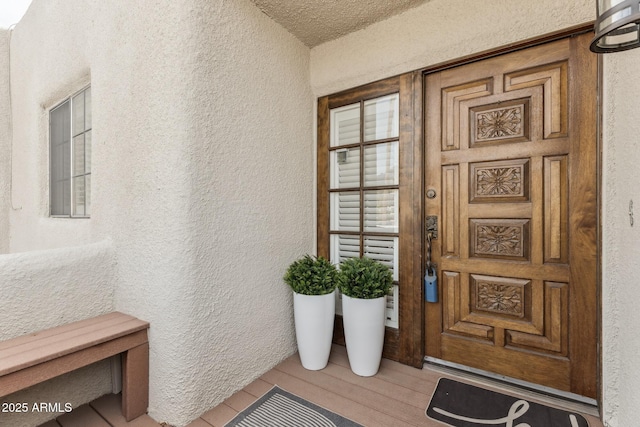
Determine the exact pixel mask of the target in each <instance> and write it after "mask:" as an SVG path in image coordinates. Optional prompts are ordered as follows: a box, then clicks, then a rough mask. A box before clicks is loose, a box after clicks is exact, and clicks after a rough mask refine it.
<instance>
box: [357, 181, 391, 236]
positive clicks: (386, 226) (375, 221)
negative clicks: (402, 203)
mask: <svg viewBox="0 0 640 427" xmlns="http://www.w3.org/2000/svg"><path fill="white" fill-rule="evenodd" d="M364 231H370V232H376V233H380V232H382V233H385V232H386V233H397V232H398V190H377V191H365V192H364Z"/></svg>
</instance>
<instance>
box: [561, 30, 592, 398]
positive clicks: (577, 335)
mask: <svg viewBox="0 0 640 427" xmlns="http://www.w3.org/2000/svg"><path fill="white" fill-rule="evenodd" d="M589 43H590V39H589V38H588V36H586V35H584V36H581V37H573V38H572V39H571V41H570V49H571V56H570V60H569V61H570V62H569V76H568V77H569V81H570V82H581V83H582V82H584V81H593V82H594V83H596V82H597V73H598V70H597V61H596V60H595V57H594V54H593V53H591V52H590V51H589V49H588V46H589ZM597 92H598V88H597V86H596V85H595V84H594V85H585V84H576V85H574V87H573V90H571V92H570V94H571V95H570V96H571V100H570V102H569V117H570V118H569V126H571V127H572V129H570V134H571V135H572V138H571V143H572V144H573V147H572V149H571V153H572V156H573V157H572V159H570V165H569V167H570V168H571V172H570V173H571V182H570V189H569V198H570V201H569V203H570V204H571V206H573V208H572V212H571V216H570V218H569V233H570V234H571V236H572V237H571V238H572V240H573V241H574V242H575V243H574V244H575V245H576V247H579V248H581V250H580V252H579V253H576V252H575V251H574V252H572V253H571V254H570V255H569V257H570V260H569V264H570V266H571V267H570V268H571V276H572V277H589V278H590V277H593V278H595V277H597V274H598V269H597V266H598V255H597V247H598V241H597V239H598V236H597V233H594V231H596V230H597V224H596V221H597V218H596V216H597V215H596V213H597V207H596V206H594V202H596V203H597V194H595V193H596V192H597V189H598V184H597V181H598V178H597V173H594V172H597V171H594V170H593V167H592V166H591V165H595V164H596V163H597V155H598V153H597V147H596V140H597V127H596V123H597V120H598V106H597V105H598V93H597ZM572 117H573V118H572ZM585 118H589V120H585ZM575 206H580V207H581V208H580V209H578V208H576V207H575ZM589 248H593V249H592V250H591V249H589ZM571 286H572V290H574V292H572V294H571V295H570V299H569V304H570V309H569V312H570V313H571V323H570V328H571V330H570V331H569V334H570V335H571V336H572V337H573V338H572V339H571V340H570V344H571V347H570V349H569V352H570V354H573V355H576V354H580V357H579V359H577V360H576V361H574V363H573V364H572V369H571V389H572V390H575V392H576V393H578V394H581V395H584V396H589V397H593V398H595V397H596V395H597V381H596V377H597V375H594V374H593V372H594V371H596V370H597V369H598V363H597V358H598V355H597V354H598V351H597V350H598V338H597V334H593V333H586V334H585V326H584V325H585V324H589V323H591V326H590V328H588V329H589V330H590V329H591V328H597V321H596V319H595V318H594V313H596V312H597V309H598V301H597V300H598V297H597V289H593V287H594V286H595V287H596V288H597V281H596V280H595V279H594V280H593V281H591V280H584V281H574V283H572V285H571ZM576 288H580V289H581V291H579V292H576V291H575V289H576Z"/></svg>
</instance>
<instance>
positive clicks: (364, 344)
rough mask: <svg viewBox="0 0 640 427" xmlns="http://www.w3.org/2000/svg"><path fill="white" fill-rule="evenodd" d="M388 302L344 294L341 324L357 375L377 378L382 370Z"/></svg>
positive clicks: (354, 371) (382, 298)
mask: <svg viewBox="0 0 640 427" xmlns="http://www.w3.org/2000/svg"><path fill="white" fill-rule="evenodd" d="M386 308H387V301H386V298H385V297H381V298H375V299H359V298H351V297H348V296H346V295H342V321H343V323H344V339H345V341H346V343H347V355H348V356H349V365H350V366H351V370H352V371H353V373H354V374H356V375H360V376H362V377H370V376H372V375H375V374H376V373H377V372H378V368H380V360H381V359H382V346H383V345H384V330H385V328H384V325H385V320H386Z"/></svg>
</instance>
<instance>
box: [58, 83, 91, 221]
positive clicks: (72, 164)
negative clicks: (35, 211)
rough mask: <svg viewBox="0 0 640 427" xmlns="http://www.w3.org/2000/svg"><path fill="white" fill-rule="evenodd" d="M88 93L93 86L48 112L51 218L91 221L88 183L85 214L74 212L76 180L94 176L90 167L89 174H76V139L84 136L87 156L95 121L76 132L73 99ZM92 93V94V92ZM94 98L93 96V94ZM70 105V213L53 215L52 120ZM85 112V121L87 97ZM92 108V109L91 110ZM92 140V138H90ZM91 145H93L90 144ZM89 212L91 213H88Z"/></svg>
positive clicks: (84, 87)
mask: <svg viewBox="0 0 640 427" xmlns="http://www.w3.org/2000/svg"><path fill="white" fill-rule="evenodd" d="M87 91H91V84H86V85H85V86H83V87H82V88H81V89H79V90H77V91H75V92H73V93H72V94H70V95H69V96H66V97H65V98H64V99H63V100H61V101H60V102H58V103H56V104H55V105H54V106H53V107H51V108H49V111H48V113H49V114H48V121H49V123H48V130H49V138H48V146H49V162H48V166H49V217H50V218H74V219H90V218H91V210H90V206H91V203H90V202H89V203H88V206H89V208H88V209H87V200H89V201H90V200H91V190H90V189H89V191H87V189H86V188H87V187H86V182H85V192H84V193H85V194H84V197H85V213H84V214H82V215H78V214H75V213H74V212H75V211H76V202H75V194H74V192H75V190H74V184H73V181H74V178H78V177H80V176H84V177H87V176H89V177H91V175H92V171H91V167H89V172H87V171H86V169H85V171H84V173H82V174H76V173H75V170H74V169H75V160H76V158H75V150H74V148H75V147H74V144H75V142H74V139H75V138H77V137H78V136H80V135H83V136H84V137H85V149H84V155H85V156H86V153H87V151H86V147H87V146H86V135H87V133H89V134H90V135H92V133H93V132H92V131H93V121H92V122H91V125H90V126H89V127H88V128H85V129H83V130H82V131H81V132H78V133H77V134H76V133H75V131H74V117H73V116H74V110H73V102H74V101H73V99H74V98H75V97H77V96H78V95H80V94H83V93H84V94H86V92H87ZM90 93H91V92H90ZM91 97H92V94H91ZM67 103H68V105H69V107H68V114H69V162H70V163H69V179H68V184H67V185H68V186H69V199H70V200H69V213H68V214H65V213H55V214H54V213H53V206H54V200H53V198H54V191H53V185H54V167H53V164H52V163H53V157H54V154H53V148H54V146H53V131H52V127H53V121H52V119H51V116H52V114H53V112H54V111H56V110H57V109H58V108H60V107H62V106H64V105H65V104H67ZM83 103H84V111H83V120H86V118H87V108H86V96H85V98H84V101H83ZM92 106H93V103H92V102H91V107H92ZM91 107H90V108H91ZM90 116H91V117H92V114H90ZM90 138H92V136H91V137H90ZM90 144H91V143H90ZM88 163H89V165H91V158H89V162H88ZM85 164H86V159H85ZM87 210H88V211H89V212H88V213H87Z"/></svg>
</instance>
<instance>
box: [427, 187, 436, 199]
mask: <svg viewBox="0 0 640 427" xmlns="http://www.w3.org/2000/svg"><path fill="white" fill-rule="evenodd" d="M435 198H436V190H434V189H433V188H430V189H428V190H427V199H435Z"/></svg>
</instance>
